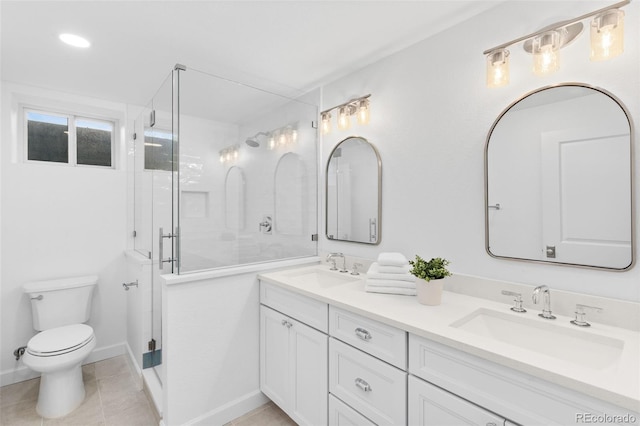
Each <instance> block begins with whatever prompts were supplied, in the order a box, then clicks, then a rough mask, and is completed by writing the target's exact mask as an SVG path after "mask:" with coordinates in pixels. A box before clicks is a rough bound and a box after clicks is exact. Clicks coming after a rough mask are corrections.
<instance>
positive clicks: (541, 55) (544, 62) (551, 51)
mask: <svg viewBox="0 0 640 426" xmlns="http://www.w3.org/2000/svg"><path fill="white" fill-rule="evenodd" d="M531 48H532V50H531V53H533V72H534V73H535V74H537V75H545V74H550V73H552V72H554V71H557V70H558V68H560V55H559V50H560V34H559V33H558V32H557V31H548V32H546V33H543V34H541V35H539V36H537V37H536V38H534V39H533V44H532V46H531Z"/></svg>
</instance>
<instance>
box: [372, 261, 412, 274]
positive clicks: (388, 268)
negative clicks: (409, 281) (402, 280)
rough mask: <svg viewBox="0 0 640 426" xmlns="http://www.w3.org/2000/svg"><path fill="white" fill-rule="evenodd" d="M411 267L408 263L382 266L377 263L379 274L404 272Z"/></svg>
mask: <svg viewBox="0 0 640 426" xmlns="http://www.w3.org/2000/svg"><path fill="white" fill-rule="evenodd" d="M376 263H377V262H376ZM411 268H412V266H411V265H409V264H407V265H404V266H384V265H380V264H379V263H378V272H380V273H381V274H406V273H407V272H409V271H410V270H411Z"/></svg>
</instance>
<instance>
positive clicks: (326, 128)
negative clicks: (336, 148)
mask: <svg viewBox="0 0 640 426" xmlns="http://www.w3.org/2000/svg"><path fill="white" fill-rule="evenodd" d="M329 133H331V114H330V113H328V112H324V113H322V134H323V135H327V134H329Z"/></svg>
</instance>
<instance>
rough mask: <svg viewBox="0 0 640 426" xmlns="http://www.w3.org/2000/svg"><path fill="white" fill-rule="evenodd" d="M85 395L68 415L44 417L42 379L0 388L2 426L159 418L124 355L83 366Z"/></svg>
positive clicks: (145, 424) (111, 424) (125, 425)
mask: <svg viewBox="0 0 640 426" xmlns="http://www.w3.org/2000/svg"><path fill="white" fill-rule="evenodd" d="M82 373H83V376H84V383H85V391H86V397H85V400H84V401H83V403H82V405H80V407H78V408H77V409H76V410H74V411H73V412H72V413H70V414H69V415H67V416H65V417H61V418H58V419H45V418H42V417H41V416H40V415H39V414H38V413H36V402H37V400H38V388H39V386H40V379H39V378H38V379H32V380H27V381H25V382H20V383H15V384H13V385H9V386H3V387H1V388H0V425H2V426H14V425H15V426H30V425H33V426H44V425H74V426H75V425H78V426H80V425H81V426H94V425H95V426H138V425H140V426H155V425H158V423H159V421H160V419H159V418H157V414H156V413H155V410H154V409H153V408H152V405H151V403H150V402H149V400H148V399H147V396H146V395H145V393H144V391H142V390H140V389H138V388H137V386H136V382H135V379H134V376H133V374H131V371H130V369H129V364H128V363H127V359H126V358H125V356H118V357H115V358H110V359H107V360H104V361H100V362H96V363H93V364H87V365H85V366H83V367H82Z"/></svg>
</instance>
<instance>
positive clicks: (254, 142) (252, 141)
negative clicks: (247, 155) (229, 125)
mask: <svg viewBox="0 0 640 426" xmlns="http://www.w3.org/2000/svg"><path fill="white" fill-rule="evenodd" d="M258 136H269V133H265V132H258V133H256V134H255V135H253V136H251V137H250V138H247V140H246V141H244V143H246V144H247V145H249V146H250V147H253V148H257V147H259V146H260V142H259V141H258Z"/></svg>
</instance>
